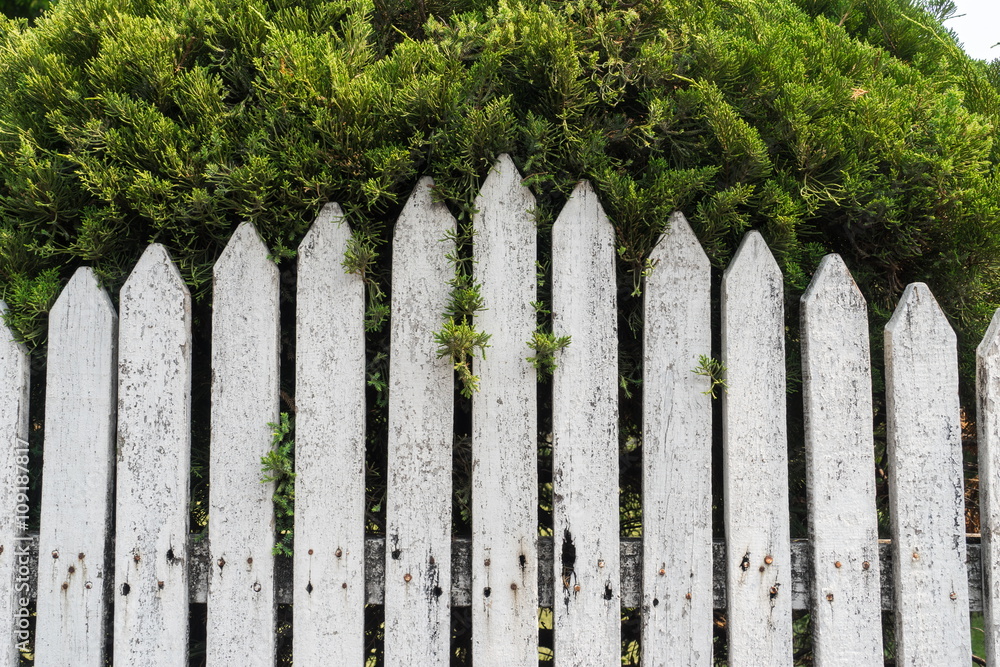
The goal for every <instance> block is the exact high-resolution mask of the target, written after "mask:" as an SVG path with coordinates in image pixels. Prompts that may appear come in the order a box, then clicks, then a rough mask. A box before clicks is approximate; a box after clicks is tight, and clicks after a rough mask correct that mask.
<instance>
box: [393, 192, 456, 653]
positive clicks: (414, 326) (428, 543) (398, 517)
mask: <svg viewBox="0 0 1000 667" xmlns="http://www.w3.org/2000/svg"><path fill="white" fill-rule="evenodd" d="M432 187H433V181H432V180H431V179H430V178H423V179H421V180H420V182H419V183H417V186H416V188H415V189H414V191H413V194H412V195H411V196H410V200H409V202H407V204H406V207H405V208H404V209H403V212H402V214H401V215H400V217H399V221H398V222H397V223H396V231H395V238H394V242H393V272H392V273H393V290H392V332H391V342H390V346H391V347H390V354H389V455H388V465H389V476H388V480H387V485H386V486H387V491H386V535H387V539H388V542H389V549H388V552H389V553H388V554H387V560H386V561H385V589H386V605H385V660H386V664H390V665H426V666H427V667H432V666H434V665H441V666H442V667H443V666H445V665H448V664H449V661H450V657H451V596H450V595H448V594H447V593H446V592H447V591H450V590H451V567H450V564H451V476H452V463H451V461H452V440H453V435H452V434H453V432H454V427H453V419H454V417H453V414H454V409H455V399H454V391H455V390H454V382H455V381H454V375H455V373H454V370H453V368H452V363H451V359H450V357H448V356H444V357H440V358H439V357H438V353H437V347H438V346H437V344H436V343H435V341H434V333H435V331H437V330H438V329H440V328H441V314H442V313H443V312H445V310H446V309H447V305H448V298H449V294H450V293H451V286H450V285H449V281H450V280H451V279H452V278H453V277H454V275H455V273H454V272H455V268H454V266H453V265H452V263H451V261H450V260H449V259H448V255H450V254H454V252H455V243H454V241H453V240H451V239H453V238H454V233H455V231H456V229H457V225H456V222H455V219H454V218H453V217H452V215H451V214H450V213H449V212H448V208H447V207H446V206H445V205H444V204H442V203H434V201H433V200H432V198H431V197H432V189H431V188H432ZM446 239H447V240H446Z"/></svg>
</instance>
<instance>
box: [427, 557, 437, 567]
mask: <svg viewBox="0 0 1000 667" xmlns="http://www.w3.org/2000/svg"><path fill="white" fill-rule="evenodd" d="M427 562H429V563H430V564H431V565H434V563H436V562H437V561H436V560H434V556H431V559H430V560H429V561H427Z"/></svg>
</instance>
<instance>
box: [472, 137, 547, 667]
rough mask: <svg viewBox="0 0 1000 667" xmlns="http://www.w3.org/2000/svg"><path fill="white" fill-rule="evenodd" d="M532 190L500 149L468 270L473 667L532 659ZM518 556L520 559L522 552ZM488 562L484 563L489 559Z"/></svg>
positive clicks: (476, 220) (480, 206)
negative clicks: (472, 310) (472, 348)
mask: <svg viewBox="0 0 1000 667" xmlns="http://www.w3.org/2000/svg"><path fill="white" fill-rule="evenodd" d="M534 207H535V199H534V197H533V196H532V194H531V192H530V191H529V190H528V189H527V188H526V187H524V186H522V185H521V176H520V174H518V173H517V168H516V167H515V166H514V163H513V162H512V161H511V159H510V157H509V156H507V155H501V156H500V158H499V160H497V164H496V166H495V167H494V168H493V171H492V173H490V175H489V176H488V177H487V179H486V182H485V183H484V184H483V188H482V191H481V192H480V194H479V197H477V198H476V203H475V208H476V210H477V213H476V214H475V216H474V217H473V229H474V231H475V237H474V239H473V259H474V260H475V267H474V269H473V271H474V274H475V279H476V281H477V282H478V283H480V284H481V285H482V289H481V290H480V294H481V295H482V297H483V300H484V302H485V308H486V309H485V310H483V311H480V312H479V313H477V315H476V327H477V329H478V330H480V331H483V332H485V333H488V334H490V336H491V338H490V348H489V350H488V351H487V354H486V358H485V359H477V360H476V362H475V367H474V370H475V372H476V374H477V375H479V376H480V390H479V392H477V393H476V394H475V395H474V396H473V398H472V457H473V464H472V529H473V535H474V538H473V541H472V588H473V602H472V624H473V627H475V628H476V631H475V633H474V635H473V638H472V654H473V661H474V662H475V664H476V665H477V667H489V666H491V665H496V666H498V667H517V666H521V667H527V666H529V665H531V666H532V667H534V666H536V665H537V664H538V589H537V583H536V582H537V572H536V567H537V542H538V463H537V461H538V458H537V457H538V444H537V439H538V433H537V416H536V413H537V406H536V403H537V399H536V384H535V369H534V368H532V366H531V364H530V363H528V361H527V357H528V356H530V355H531V350H530V349H529V348H528V344H527V341H528V340H529V339H530V338H531V336H532V333H533V332H534V330H535V309H534V307H533V306H532V302H534V301H535V300H536V297H535V259H536V247H537V240H536V230H535V221H534V220H533V218H532V216H531V213H530V211H531V210H532V209H534ZM522 557H523V558H522ZM487 563H489V564H487Z"/></svg>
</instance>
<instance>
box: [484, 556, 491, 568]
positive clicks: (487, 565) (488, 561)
mask: <svg viewBox="0 0 1000 667" xmlns="http://www.w3.org/2000/svg"><path fill="white" fill-rule="evenodd" d="M483 565H485V566H486V567H489V566H490V559H489V558H487V559H486V560H484V561H483Z"/></svg>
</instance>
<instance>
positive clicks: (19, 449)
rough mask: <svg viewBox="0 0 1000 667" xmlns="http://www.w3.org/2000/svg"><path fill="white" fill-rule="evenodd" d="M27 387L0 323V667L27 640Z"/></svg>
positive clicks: (12, 660)
mask: <svg viewBox="0 0 1000 667" xmlns="http://www.w3.org/2000/svg"><path fill="white" fill-rule="evenodd" d="M6 310H7V304H5V303H4V302H3V301H0V316H2V315H3V313H4V312H6ZM29 382H30V372H29V368H28V353H27V351H25V349H24V346H22V345H20V344H18V343H16V342H14V335H13V334H12V333H11V331H10V329H8V328H7V325H6V324H4V323H3V322H2V321H0V387H3V388H4V390H3V391H0V442H3V443H4V444H3V447H2V448H0V470H3V471H4V474H3V478H2V479H0V587H2V588H3V589H4V590H6V591H7V593H5V594H3V595H0V618H3V619H7V620H6V621H5V623H6V625H5V627H4V628H3V630H2V634H0V667H16V665H17V664H18V661H19V657H18V654H19V652H18V650H17V644H18V643H19V642H22V641H27V640H29V639H30V635H29V634H28V629H27V627H25V628H20V627H18V624H19V622H20V621H22V620H23V621H24V622H25V623H27V622H29V621H30V618H29V617H28V615H27V614H28V613H29V612H30V609H29V608H28V588H27V586H28V583H29V578H30V575H28V574H26V573H24V571H23V570H22V571H21V572H20V573H19V572H18V569H19V567H20V566H22V565H24V564H25V562H24V559H25V556H26V554H27V551H28V548H29V545H30V538H28V537H27V536H26V535H25V529H26V528H27V526H26V525H25V524H24V523H23V522H20V521H19V519H20V518H22V517H23V519H24V520H25V521H26V520H27V518H28V513H27V509H28V495H27V494H28V387H29ZM19 507H20V509H19ZM22 609H23V610H24V611H22ZM19 633H20V634H19Z"/></svg>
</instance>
